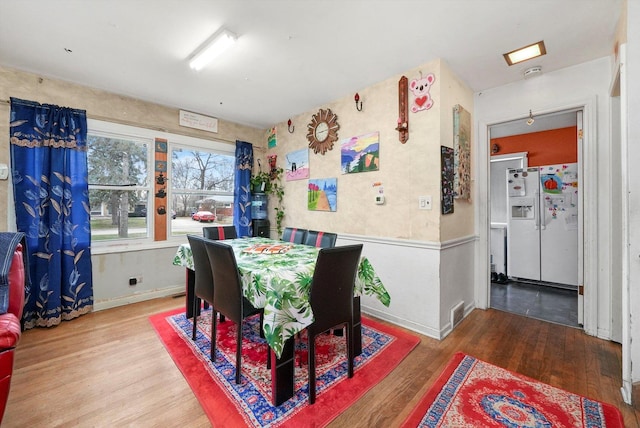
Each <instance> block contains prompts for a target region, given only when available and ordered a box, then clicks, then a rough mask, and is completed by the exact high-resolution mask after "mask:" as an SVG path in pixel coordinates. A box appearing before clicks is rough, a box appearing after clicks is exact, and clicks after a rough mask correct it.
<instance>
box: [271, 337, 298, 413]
mask: <svg viewBox="0 0 640 428" xmlns="http://www.w3.org/2000/svg"><path fill="white" fill-rule="evenodd" d="M269 358H271V391H272V392H271V394H272V395H271V401H272V403H273V405H274V406H279V405H280V404H282V403H284V402H285V401H287V400H288V399H290V398H291V397H293V392H294V386H295V383H294V369H295V337H290V338H289V339H288V340H287V341H286V342H285V344H284V348H283V349H282V355H281V356H280V358H276V354H275V352H273V350H272V349H271V348H269Z"/></svg>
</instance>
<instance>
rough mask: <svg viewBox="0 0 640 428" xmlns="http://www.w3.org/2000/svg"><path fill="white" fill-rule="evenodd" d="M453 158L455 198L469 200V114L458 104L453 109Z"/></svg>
mask: <svg viewBox="0 0 640 428" xmlns="http://www.w3.org/2000/svg"><path fill="white" fill-rule="evenodd" d="M453 150H454V154H453V158H454V169H455V176H454V183H453V188H454V192H455V198H457V199H467V200H468V199H471V114H470V113H469V112H468V111H467V110H465V109H464V108H463V107H462V106H461V105H460V104H458V105H456V106H455V107H453Z"/></svg>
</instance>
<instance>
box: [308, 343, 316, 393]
mask: <svg viewBox="0 0 640 428" xmlns="http://www.w3.org/2000/svg"><path fill="white" fill-rule="evenodd" d="M307 336H308V342H309V343H308V346H307V348H308V349H307V351H308V352H309V367H307V369H308V370H309V404H313V403H315V402H316V343H315V342H316V337H315V336H314V335H313V334H311V333H310V332H309V331H308V330H307Z"/></svg>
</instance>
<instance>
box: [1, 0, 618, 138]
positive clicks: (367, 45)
mask: <svg viewBox="0 0 640 428" xmlns="http://www.w3.org/2000/svg"><path fill="white" fill-rule="evenodd" d="M622 1H623V0H384V1H383V0H342V1H337V0H336V1H333V0H231V1H222V0H216V1H213V0H209V1H205V0H56V1H51V0H0V65H3V66H7V67H10V68H16V69H20V70H25V71H30V72H34V73H37V74H40V75H43V76H47V77H53V78H58V79H62V80H67V81H72V82H76V83H79V84H83V85H88V86H91V87H95V88H100V89H105V90H108V91H111V92H115V93H119V94H123V95H128V96H132V97H135V98H139V99H142V100H146V101H151V102H155V103H159V104H163V105H167V106H170V107H175V108H180V109H184V110H189V111H193V112H197V113H201V114H205V115H210V116H215V117H218V118H221V119H225V120H230V121H233V122H237V123H242V124H246V125H251V126H256V127H259V128H267V127H269V126H272V125H273V124H275V123H278V122H283V121H286V120H287V119H288V118H289V117H292V116H295V115H297V114H300V113H302V112H305V111H309V110H313V109H315V108H318V107H319V106H322V105H323V104H326V103H329V102H332V101H334V100H336V99H339V98H342V97H347V96H348V97H352V96H353V94H355V92H357V91H362V90H363V88H366V87H367V86H370V85H372V84H374V83H377V82H380V81H382V80H385V79H387V78H389V77H392V76H394V75H397V74H400V73H403V72H405V71H406V70H408V69H411V68H415V67H418V66H420V65H422V64H425V63H427V62H430V61H432V60H434V59H437V58H442V59H444V60H445V61H446V62H447V63H448V64H449V65H450V66H451V68H452V69H453V70H454V72H455V73H456V74H457V75H458V76H459V77H460V78H461V79H462V80H463V81H464V82H466V83H467V85H468V86H469V87H470V88H471V89H472V90H473V91H475V92H478V91H482V90H485V89H489V88H493V87H496V86H501V85H505V84H508V83H510V82H515V81H518V80H520V79H522V73H523V71H524V70H525V69H526V68H529V67H531V66H533V65H541V66H542V67H543V72H547V73H548V72H550V71H554V70H557V69H561V68H564V67H568V66H571V65H575V64H579V63H582V62H585V61H589V60H592V59H595V58H600V57H603V56H607V55H609V54H611V51H612V49H613V39H614V30H615V25H616V22H617V20H618V17H619V14H620V10H621V4H622ZM220 26H225V27H227V28H228V29H229V30H231V31H233V32H235V33H236V34H237V35H238V36H239V38H238V43H237V44H236V46H235V47H234V49H233V50H232V51H230V52H227V53H225V54H224V56H223V57H221V58H220V59H218V60H217V62H216V64H214V65H212V66H209V67H207V68H205V69H203V70H201V71H200V72H194V71H192V70H191V69H190V68H189V65H188V62H187V57H188V56H189V55H190V53H191V52H192V51H193V50H194V49H195V48H196V47H198V46H199V45H200V44H201V43H202V41H204V40H205V39H206V38H207V37H209V35H210V34H212V33H213V32H214V31H216V30H217V29H218V28H219V27H220ZM539 40H544V41H545V44H546V47H547V55H545V56H543V57H541V58H539V59H535V60H532V61H529V62H525V63H523V64H521V65H516V66H513V67H508V66H507V65H506V63H505V61H504V59H503V57H502V54H503V53H505V52H508V51H511V50H514V49H517V48H519V47H521V46H524V45H527V44H530V43H534V42H537V41H539ZM65 49H69V50H71V52H67V51H65ZM11 95H12V94H11V93H9V94H7V96H11ZM363 101H364V103H365V109H366V102H367V100H366V99H364V98H363Z"/></svg>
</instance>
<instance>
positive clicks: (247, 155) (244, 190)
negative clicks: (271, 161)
mask: <svg viewBox="0 0 640 428" xmlns="http://www.w3.org/2000/svg"><path fill="white" fill-rule="evenodd" d="M252 168H253V146H252V145H251V143H245V142H244V141H236V176H235V184H234V188H233V205H234V207H233V224H234V226H235V227H236V231H237V232H238V236H251V235H252V230H251V169H252Z"/></svg>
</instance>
